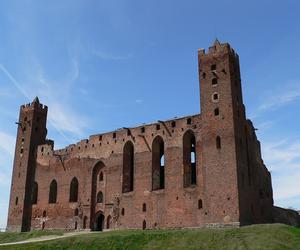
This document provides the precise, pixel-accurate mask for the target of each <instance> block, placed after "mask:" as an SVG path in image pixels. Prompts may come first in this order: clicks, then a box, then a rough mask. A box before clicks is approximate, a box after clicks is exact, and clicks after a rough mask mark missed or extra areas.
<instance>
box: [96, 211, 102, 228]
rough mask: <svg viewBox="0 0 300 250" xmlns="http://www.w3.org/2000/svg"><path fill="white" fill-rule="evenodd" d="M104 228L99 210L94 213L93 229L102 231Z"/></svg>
mask: <svg viewBox="0 0 300 250" xmlns="http://www.w3.org/2000/svg"><path fill="white" fill-rule="evenodd" d="M103 228H104V215H103V213H102V212H101V211H99V212H98V213H96V215H95V222H94V231H102V230H103Z"/></svg>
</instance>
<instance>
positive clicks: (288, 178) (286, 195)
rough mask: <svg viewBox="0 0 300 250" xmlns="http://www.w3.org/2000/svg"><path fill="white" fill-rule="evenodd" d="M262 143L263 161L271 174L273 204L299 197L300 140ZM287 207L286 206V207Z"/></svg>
mask: <svg viewBox="0 0 300 250" xmlns="http://www.w3.org/2000/svg"><path fill="white" fill-rule="evenodd" d="M290 141H291V139H286V140H280V141H277V142H276V141H275V142H272V143H270V142H269V143H264V145H263V146H262V154H263V159H264V161H265V163H266V165H267V167H268V168H269V170H270V171H271V173H272V182H273V191H274V199H275V203H279V204H281V203H282V200H285V201H287V200H288V199H292V198H293V197H296V196H300V189H299V180H300V153H299V152H300V140H295V139H294V142H293V143H289V142H290ZM286 207H288V206H286Z"/></svg>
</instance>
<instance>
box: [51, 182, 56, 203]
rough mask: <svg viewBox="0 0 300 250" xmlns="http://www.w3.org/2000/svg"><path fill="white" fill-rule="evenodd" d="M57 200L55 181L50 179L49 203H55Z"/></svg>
mask: <svg viewBox="0 0 300 250" xmlns="http://www.w3.org/2000/svg"><path fill="white" fill-rule="evenodd" d="M56 201H57V182H56V180H55V179H53V180H52V181H51V184H50V190H49V203H56Z"/></svg>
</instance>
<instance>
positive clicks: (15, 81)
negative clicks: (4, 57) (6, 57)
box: [0, 64, 30, 100]
mask: <svg viewBox="0 0 300 250" xmlns="http://www.w3.org/2000/svg"><path fill="white" fill-rule="evenodd" d="M0 70H1V71H2V72H3V73H4V74H5V75H6V76H7V77H8V79H9V80H10V81H11V82H12V83H13V84H14V85H15V87H16V88H17V89H18V90H19V91H20V92H21V93H22V95H24V96H25V97H26V98H27V99H28V100H30V96H29V94H28V93H27V91H26V90H25V88H24V87H23V86H22V84H20V83H19V82H18V81H17V80H16V79H15V78H14V77H13V76H12V75H11V74H10V73H9V71H8V70H7V69H6V68H5V67H4V65H2V64H0Z"/></svg>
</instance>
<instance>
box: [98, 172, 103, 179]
mask: <svg viewBox="0 0 300 250" xmlns="http://www.w3.org/2000/svg"><path fill="white" fill-rule="evenodd" d="M99 181H103V172H100V174H99Z"/></svg>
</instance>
